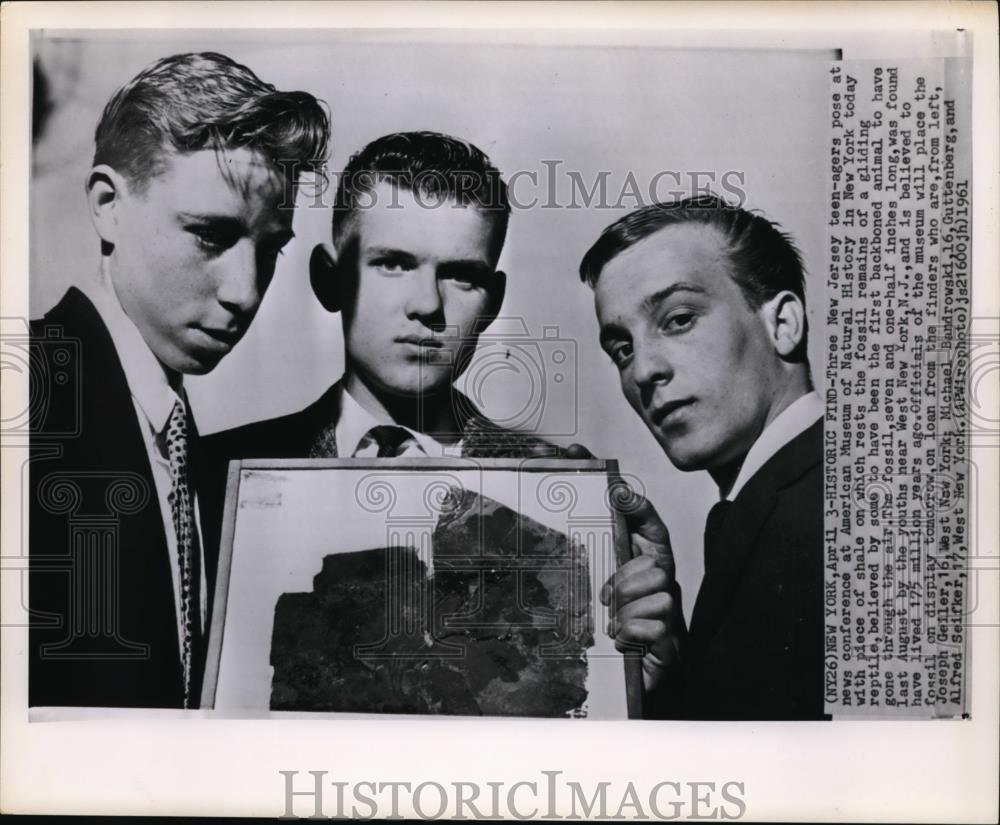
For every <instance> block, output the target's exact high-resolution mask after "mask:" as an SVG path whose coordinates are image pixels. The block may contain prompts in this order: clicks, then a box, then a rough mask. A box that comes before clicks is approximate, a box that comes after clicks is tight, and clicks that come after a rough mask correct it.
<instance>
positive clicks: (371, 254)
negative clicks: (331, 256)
mask: <svg viewBox="0 0 1000 825" xmlns="http://www.w3.org/2000/svg"><path fill="white" fill-rule="evenodd" d="M364 255H365V257H366V258H403V259H405V260H408V261H416V260H417V256H416V255H414V254H413V253H412V252H407V251H406V250H405V249H394V248H392V247H390V246H372V247H369V248H367V249H365V250H364ZM438 268H443V269H473V270H476V271H481V272H492V271H493V270H492V269H491V268H490V265H489V264H488V263H487V262H486V261H484V260H481V259H479V258H455V259H452V260H447V261H441V262H440V263H439V264H438Z"/></svg>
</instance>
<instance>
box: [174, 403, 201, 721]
mask: <svg viewBox="0 0 1000 825" xmlns="http://www.w3.org/2000/svg"><path fill="white" fill-rule="evenodd" d="M167 456H168V458H169V459H170V496H169V501H170V510H171V512H172V514H173V519H174V534H175V535H176V536H177V557H178V563H179V569H180V578H181V582H180V584H181V587H180V591H181V592H180V596H181V628H182V639H181V655H182V661H183V667H184V707H185V708H188V707H189V706H190V703H191V688H192V684H191V671H192V663H193V649H194V645H195V643H196V640H197V639H198V636H199V635H200V624H201V622H200V619H201V602H200V599H199V592H198V546H197V533H196V531H195V524H194V502H193V500H192V498H191V487H190V484H189V478H188V427H187V415H186V413H185V410H184V405H183V404H182V403H181V402H180V401H178V402H177V403H176V404H175V405H174V409H173V411H172V412H171V413H170V420H169V421H168V422H167Z"/></svg>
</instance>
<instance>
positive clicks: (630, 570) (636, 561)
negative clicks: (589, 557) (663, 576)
mask: <svg viewBox="0 0 1000 825" xmlns="http://www.w3.org/2000/svg"><path fill="white" fill-rule="evenodd" d="M656 566H657V564H656V560H655V559H654V558H653V557H652V556H649V555H639V556H636V557H635V558H632V559H629V560H628V561H627V562H625V564H623V565H622V566H621V567H619V568H618V569H617V570H616V571H615V572H614V573H613V574H612V575H611V576H610V577H609V578H608V580H607V581H606V582H605V583H604V587H602V588H601V593H600V599H601V602H602V603H603V604H607V603H608V602H609V601H610V600H611V595H612V593H613V592H614V589H615V587H616V586H617V585H618V584H620V583H622V582H624V581H626V580H627V579H630V578H632V577H633V576H644V575H646V574H647V573H648V571H649V570H651V569H652V568H654V567H656Z"/></svg>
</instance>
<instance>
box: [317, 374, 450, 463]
mask: <svg viewBox="0 0 1000 825" xmlns="http://www.w3.org/2000/svg"><path fill="white" fill-rule="evenodd" d="M380 424H391V425H393V426H397V427H401V426H402V425H401V424H397V423H396V422H395V421H393V420H392V419H390V418H385V419H384V420H380V419H378V418H376V417H375V416H374V415H372V414H371V413H370V412H368V410H366V409H365V408H364V407H362V406H361V404H359V403H358V402H357V401H356V400H355V398H354V396H352V395H351V394H350V393H349V392H348V391H347V388H346V387H344V386H343V385H341V388H340V418H339V419H338V421H337V428H336V431H335V434H334V437H335V438H336V440H337V453H338V454H339V455H341V456H344V457H347V458H349V457H351V456H353V455H354V453H355V452H356V451H357V449H358V445H359V444H360V443H361V439H362V438H364V437H365V434H366V433H367V432H368V431H369V430H370V429H371V428H372V427H377V426H379V425H380ZM403 429H404V430H406V431H407V432H408V433H409V434H410V435H412V436H413V437H414V439H416V442H417V444H418V445H419V446H420V449H422V450H423V451H424V452H425V453H426V454H427V455H428V456H442V455H444V445H443V444H441V442H440V441H436V440H435V439H433V438H432V437H431V436H429V435H427V433H421V432H417V431H416V430H411V429H410V428H409V427H403Z"/></svg>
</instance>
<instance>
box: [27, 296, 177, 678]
mask: <svg viewBox="0 0 1000 825" xmlns="http://www.w3.org/2000/svg"><path fill="white" fill-rule="evenodd" d="M46 319H47V320H51V321H54V322H58V323H63V324H65V325H66V328H67V329H74V328H75V329H77V330H78V332H79V336H80V340H81V344H82V350H83V351H82V355H81V357H82V361H83V370H82V376H81V388H82V390H83V393H82V394H83V398H82V409H81V415H82V419H83V422H84V435H85V438H83V439H81V440H80V442H79V447H80V448H81V449H84V450H86V453H87V454H86V455H85V456H72V455H71V453H72V451H73V450H74V449H75V445H73V444H69V445H67V458H68V459H69V466H74V467H80V468H89V467H92V468H93V469H95V470H98V471H99V472H101V473H106V474H120V475H121V476H122V477H125V478H127V477H128V476H130V475H133V476H138V477H140V478H141V479H142V480H143V481H144V482H145V486H146V489H147V493H148V500H147V503H146V504H145V505H144V506H143V507H142V508H141V509H140V510H139V511H138V512H136V513H134V514H131V515H122V516H120V517H119V518H118V524H119V528H118V549H119V553H118V567H119V579H118V580H119V581H120V582H121V583H122V586H121V587H120V588H119V590H118V599H119V611H120V616H121V622H122V628H121V630H122V632H123V635H124V636H125V638H126V639H127V640H128V641H136V642H144V643H147V644H149V645H150V647H151V650H150V655H151V657H152V658H153V659H155V660H157V661H159V662H160V667H161V668H163V670H164V672H165V673H168V672H172V671H173V670H174V667H175V666H176V669H177V675H178V678H179V672H180V671H179V668H180V665H179V656H180V653H179V644H178V640H177V630H176V621H175V618H174V616H175V613H174V594H173V585H172V583H171V572H170V561H169V559H168V557H167V539H166V533H165V526H164V524H163V517H162V515H161V512H160V507H159V498H158V495H157V490H156V485H155V483H154V481H153V472H152V468H151V467H150V463H149V456H148V454H147V452H146V445H145V442H144V441H143V438H142V433H141V431H140V430H139V421H138V419H137V418H136V410H135V404H134V403H133V401H132V396H131V393H130V391H129V387H128V383H127V381H126V378H125V372H124V370H123V369H122V366H121V361H120V360H119V358H118V353H117V351H116V350H115V347H114V343H113V341H112V339H111V334H110V333H109V332H108V330H107V327H105V325H104V322H103V320H102V319H101V316H100V314H99V313H98V311H97V309H96V308H95V307H94V305H93V304H92V303H91V302H90V301H89V300H88V299H87V298H86V297H85V296H84V295H83V293H81V292H80V291H79V290H77V289H75V288H72V289H70V290H69V291H68V292H67V294H66V296H65V297H64V299H63V300H62V301H61V302H60V304H59V305H58V306H57V307H56V308H55V309H54V310H52V312H51V313H49V314H48V315H47V316H46ZM179 688H180V683H179V682H178V683H177V684H176V685H174V684H169V683H168V684H164V685H163V686H162V691H163V693H164V695H169V694H171V692H172V690H175V689H179Z"/></svg>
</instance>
